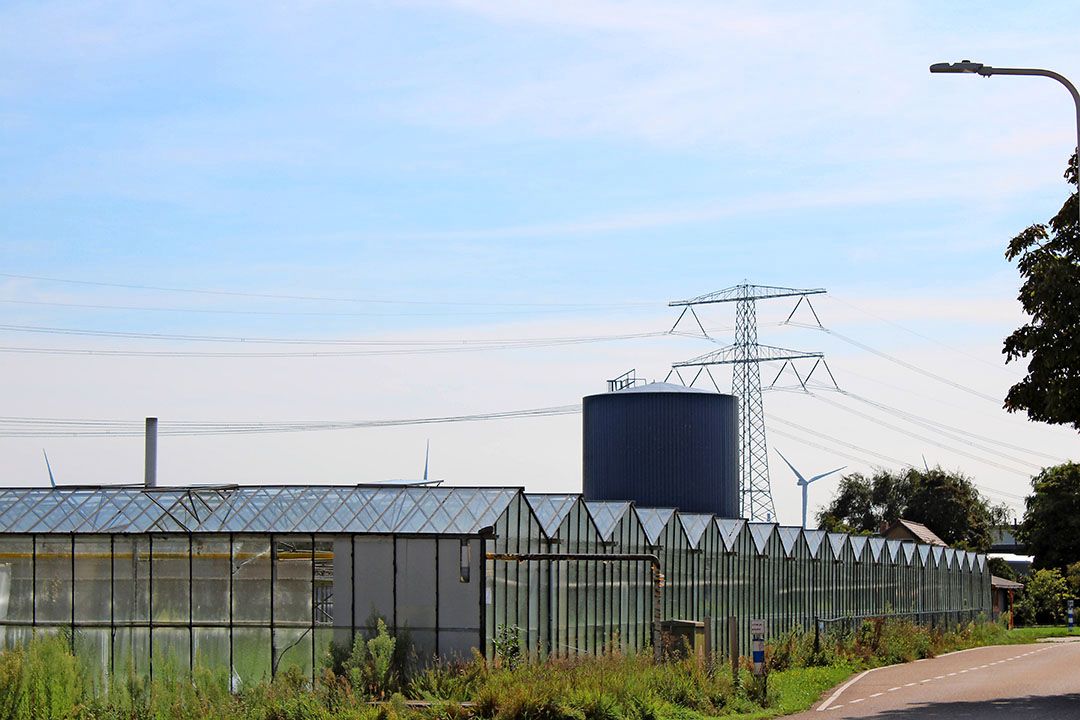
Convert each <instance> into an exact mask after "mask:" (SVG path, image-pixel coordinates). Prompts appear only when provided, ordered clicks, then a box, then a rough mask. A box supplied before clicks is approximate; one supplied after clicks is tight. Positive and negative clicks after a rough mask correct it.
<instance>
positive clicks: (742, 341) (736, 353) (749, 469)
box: [668, 283, 836, 522]
mask: <svg viewBox="0 0 1080 720" xmlns="http://www.w3.org/2000/svg"><path fill="white" fill-rule="evenodd" d="M824 292H825V290H824V289H823V288H813V289H806V290H800V289H797V288H786V287H772V286H768V285H751V284H748V283H743V284H742V285H736V286H734V287H730V288H727V289H726V290H719V291H717V292H714V293H709V294H708V295H700V296H698V297H695V298H690V299H689V300H674V301H672V302H670V303H668V305H669V306H670V307H681V308H682V309H683V310H682V313H681V314H680V315H679V319H678V320H676V321H675V324H674V325H673V326H672V327H671V331H672V332H674V331H675V328H677V327H678V326H679V323H680V322H682V320H683V318H684V317H686V315H687V313H689V314H690V315H691V316H692V317H693V318H694V320H696V321H697V325H698V328H700V329H701V332H702V334H703V335H704V336H705V337H706V338H708V339H710V340H712V338H711V337H709V333H708V332H707V331H706V330H705V326H704V325H702V323H701V319H700V318H699V317H698V315H697V313H696V312H695V311H694V307H695V306H697V305H709V304H713V303H724V302H734V303H735V342H734V343H733V344H731V345H727V346H725V347H722V348H721V349H719V350H715V351H713V352H710V353H706V354H704V355H701V356H699V357H696V358H693V359H691V360H685V361H683V362H678V363H674V364H673V365H672V366H671V367H672V372H673V373H675V374H676V375H678V377H679V379H680V380H682V381H683V384H684V385H689V386H691V387H693V385H694V383H696V382H697V381H698V378H700V377H701V375H702V373H703V372H704V373H705V374H706V375H708V377H709V379H710V380H712V383H713V386H714V387H715V388H716V390H717V392H721V390H720V387H719V385H717V384H716V379H715V378H714V377H713V375H712V372H711V371H710V370H709V368H710V366H712V365H731V366H732V376H731V393H732V395H734V396H735V397H736V398H738V402H739V494H740V506H741V511H742V513H741V514H742V516H743V517H744V518H748V519H750V520H764V521H766V522H772V521H773V520H775V519H776V506H775V505H774V504H773V498H772V487H771V485H770V482H769V448H768V443H767V442H766V439H765V410H764V407H763V405H762V401H761V363H763V362H773V361H783V365H782V366H781V367H780V371H779V372H778V373H777V374H776V377H775V378H773V381H772V383H771V384H770V387H772V386H775V385H776V381H777V380H778V379H779V378H780V375H781V374H782V373H783V372H784V370H785V369H787V368H788V367H790V368H791V370H792V372H794V373H795V377H796V378H797V379H798V381H799V385H800V386H801V387H802V389H803V390H806V383H807V381H808V380H810V377H811V376H812V375H813V374H814V371H815V370H817V369H818V367H819V366H823V367H824V368H825V371H826V372H828V373H829V378H830V380H832V372H831V371H829V366H828V365H826V364H825V355H824V354H823V353H819V352H801V351H799V350H788V349H786V348H780V347H774V346H772V345H761V344H759V343H758V332H757V330H758V329H757V306H756V302H757V301H758V300H769V299H772V298H782V297H797V298H799V301H798V302H797V303H796V304H795V307H794V308H793V309H792V311H791V314H790V315H788V320H790V319H791V317H792V316H793V315H794V314H795V311H796V310H798V309H799V306H800V305H802V303H803V302H804V301H805V302H806V304H807V306H808V307H809V308H810V312H811V313H812V314H813V316H814V320H815V321H816V322H817V324H818V325H819V326H820V325H821V321H820V320H818V316H817V312H815V311H814V308H813V306H812V305H811V304H810V299H809V297H808V296H810V295H820V294H821V293H824ZM714 342H715V341H714ZM801 359H813V360H814V365H813V367H811V368H810V372H808V373H806V375H805V376H803V375H801V374H800V373H799V371H798V368H796V367H795V365H794V361H795V360H801ZM689 367H696V368H698V371H697V373H696V374H695V375H694V377H693V379H692V380H691V381H690V382H689V383H687V382H686V381H685V379H684V378H683V376H682V374H681V373H680V372H679V369H680V368H689ZM669 377H670V373H669ZM833 384H834V385H835V384H836V383H835V380H833Z"/></svg>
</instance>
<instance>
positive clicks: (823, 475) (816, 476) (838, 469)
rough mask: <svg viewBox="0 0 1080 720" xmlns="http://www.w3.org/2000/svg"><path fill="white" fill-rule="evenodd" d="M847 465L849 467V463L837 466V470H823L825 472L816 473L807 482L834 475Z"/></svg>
mask: <svg viewBox="0 0 1080 720" xmlns="http://www.w3.org/2000/svg"><path fill="white" fill-rule="evenodd" d="M846 467H847V465H843V466H841V467H838V468H836V469H835V470H830V471H829V472H823V473H821V474H820V475H815V476H814V477H812V478H810V479H809V480H807V481H806V482H808V483H812V482H814V481H815V480H820V479H821V478H823V477H827V476H829V475H832V474H833V473H838V472H840V471H841V470H843V469H844V468H846Z"/></svg>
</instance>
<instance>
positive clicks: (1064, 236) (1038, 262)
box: [1003, 155, 1080, 430]
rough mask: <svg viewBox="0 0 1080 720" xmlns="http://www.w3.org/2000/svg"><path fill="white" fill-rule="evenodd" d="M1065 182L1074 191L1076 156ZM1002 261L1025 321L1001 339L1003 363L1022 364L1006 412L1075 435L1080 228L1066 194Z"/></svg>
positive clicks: (1079, 405) (1079, 376)
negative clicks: (1009, 266) (1014, 276)
mask: <svg viewBox="0 0 1080 720" xmlns="http://www.w3.org/2000/svg"><path fill="white" fill-rule="evenodd" d="M1065 179H1066V180H1067V181H1068V182H1069V183H1071V184H1073V185H1076V183H1077V172H1076V155H1073V157H1072V158H1071V159H1070V160H1069V165H1068V168H1067V169H1066V170H1065ZM1005 257H1006V258H1008V259H1009V260H1015V261H1016V266H1017V268H1018V269H1019V270H1020V275H1021V276H1022V277H1023V284H1022V285H1021V286H1020V295H1019V297H1018V299H1019V300H1020V303H1021V304H1022V305H1023V307H1024V312H1025V313H1027V315H1028V316H1029V318H1030V320H1029V321H1028V322H1027V323H1026V324H1024V325H1022V326H1021V327H1019V328H1017V329H1016V330H1015V331H1014V332H1013V333H1012V334H1011V335H1009V337H1007V338H1005V347H1004V349H1003V352H1004V353H1005V356H1006V362H1012V361H1014V360H1018V359H1020V358H1027V360H1028V369H1027V375H1026V376H1025V377H1024V379H1023V380H1021V381H1020V382H1018V383H1017V384H1015V385H1013V386H1012V388H1010V389H1009V392H1008V395H1006V397H1005V408H1006V409H1007V410H1009V411H1010V412H1016V411H1018V410H1024V411H1027V414H1028V417H1030V418H1031V419H1032V420H1038V421H1040V422H1046V423H1052V424H1056V425H1070V424H1071V425H1072V426H1073V427H1074V428H1076V429H1078V430H1080V224H1078V222H1077V196H1076V195H1073V194H1070V195H1069V198H1068V200H1066V201H1065V204H1064V205H1062V206H1061V210H1059V211H1058V213H1057V215H1055V216H1054V217H1053V218H1052V219H1051V220H1050V222H1049V224H1043V223H1038V224H1035V225H1032V226H1031V227H1029V228H1027V229H1026V230H1024V231H1023V232H1022V233H1020V234H1019V235H1017V236H1016V237H1015V238H1013V239H1012V242H1010V243H1009V247H1008V250H1007V251H1006V252H1005Z"/></svg>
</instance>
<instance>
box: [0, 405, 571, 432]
mask: <svg viewBox="0 0 1080 720" xmlns="http://www.w3.org/2000/svg"><path fill="white" fill-rule="evenodd" d="M580 412H581V405H558V406H554V407H543V408H529V409H525V410H505V411H499V412H490V413H476V414H471V415H447V416H438V417H420V418H406V419H390V420H385V419H384V420H356V421H332V420H325V421H293V422H266V421H254V422H230V421H200V420H188V421H162V422H161V423H160V425H159V430H158V434H159V435H172V436H205V435H251V434H264V433H293V432H324V431H329V430H354V429H360V428H375V427H403V426H408V425H436V424H446V423H459V422H481V421H488V420H512V419H520V418H539V417H559V416H563V415H576V414H579V413H580ZM15 423H27V424H31V425H32V426H33V427H31V428H28V429H26V430H12V429H7V428H6V427H0V437H9V438H13V437H25V438H41V437H138V436H141V435H142V434H143V431H142V429H141V424H140V423H133V422H132V421H127V420H115V421H112V420H78V419H75V420H65V419H62V418H4V419H3V422H2V423H0V424H3V425H12V424H15ZM50 423H51V425H50Z"/></svg>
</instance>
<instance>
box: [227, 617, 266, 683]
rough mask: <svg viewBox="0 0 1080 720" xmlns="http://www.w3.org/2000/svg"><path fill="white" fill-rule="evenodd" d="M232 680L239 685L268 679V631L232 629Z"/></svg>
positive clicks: (261, 629) (263, 629) (262, 629)
mask: <svg viewBox="0 0 1080 720" xmlns="http://www.w3.org/2000/svg"><path fill="white" fill-rule="evenodd" d="M233 679H234V681H235V682H237V683H238V684H241V685H247V684H252V683H258V682H262V681H263V680H269V679H270V629H269V628H234V629H233Z"/></svg>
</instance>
